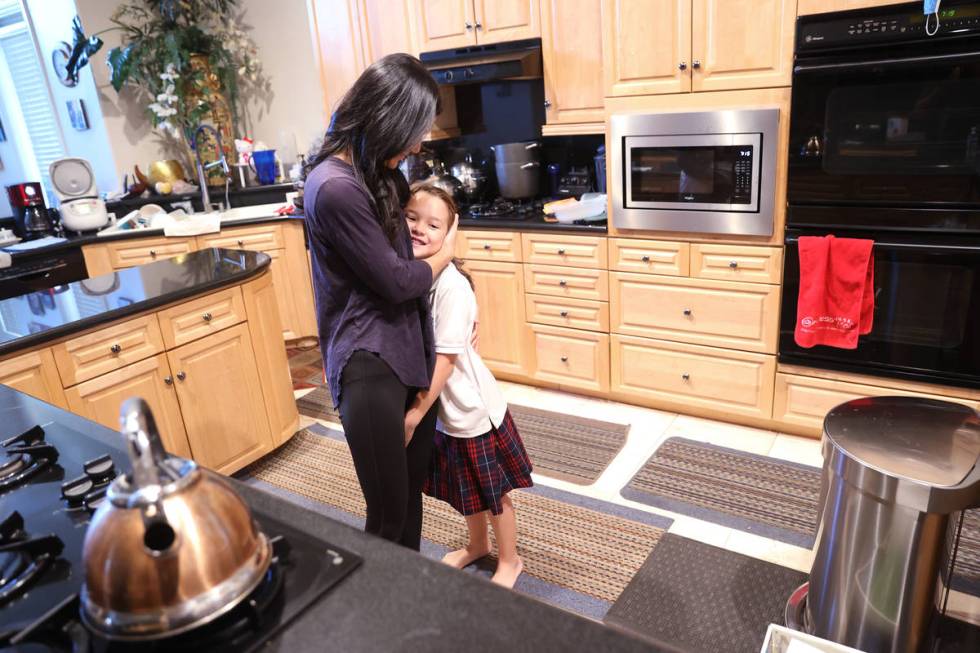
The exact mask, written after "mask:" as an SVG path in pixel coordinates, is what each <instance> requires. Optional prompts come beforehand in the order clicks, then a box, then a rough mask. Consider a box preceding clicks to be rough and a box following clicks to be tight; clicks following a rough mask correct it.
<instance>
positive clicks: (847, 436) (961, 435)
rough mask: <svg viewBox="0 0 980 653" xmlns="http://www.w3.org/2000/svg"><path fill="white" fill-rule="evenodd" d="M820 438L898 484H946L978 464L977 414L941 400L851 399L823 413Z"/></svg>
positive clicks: (952, 483)
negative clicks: (824, 416)
mask: <svg viewBox="0 0 980 653" xmlns="http://www.w3.org/2000/svg"><path fill="white" fill-rule="evenodd" d="M824 436H825V437H826V438H828V439H829V440H831V441H832V442H833V444H834V445H835V446H836V447H837V448H838V449H839V450H840V452H841V453H843V454H844V455H845V456H847V457H848V458H851V459H853V460H855V461H856V462H858V463H861V464H862V465H864V466H866V467H869V468H872V469H874V470H876V471H878V472H880V473H882V474H885V475H887V476H890V477H892V478H895V479H897V480H898V481H900V482H901V481H913V482H916V483H920V484H924V485H927V486H932V487H936V488H945V487H951V486H955V485H957V484H959V483H961V482H962V481H963V480H964V479H965V478H966V477H967V476H968V475H969V474H970V472H971V471H972V470H973V468H974V467H975V466H976V465H977V464H980V416H978V414H977V412H976V411H974V410H973V409H972V408H969V407H968V406H964V405H962V404H955V403H951V402H946V401H937V400H933V399H922V398H919V397H868V398H864V399H854V400H852V401H848V402H846V403H843V404H841V405H839V406H837V407H836V408H834V409H833V410H831V411H830V412H829V413H828V414H827V417H826V419H825V420H824Z"/></svg>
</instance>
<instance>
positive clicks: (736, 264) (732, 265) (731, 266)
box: [728, 261, 738, 270]
mask: <svg viewBox="0 0 980 653" xmlns="http://www.w3.org/2000/svg"><path fill="white" fill-rule="evenodd" d="M728 267H730V268H731V269H733V270H734V269H735V268H737V267H738V261H730V262H729V263H728Z"/></svg>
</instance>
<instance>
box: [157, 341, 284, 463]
mask: <svg viewBox="0 0 980 653" xmlns="http://www.w3.org/2000/svg"><path fill="white" fill-rule="evenodd" d="M167 358H168V360H169V363H170V369H171V371H172V372H173V375H174V387H175V388H176V389H177V399H178V400H179V402H180V410H181V414H182V415H183V418H184V426H185V428H186V429H187V440H188V442H189V443H190V446H191V450H192V451H193V452H194V459H195V460H197V461H198V462H199V463H201V464H202V465H204V466H206V467H209V468H211V469H214V470H215V471H217V472H220V473H225V474H227V473H231V472H232V471H235V470H237V469H241V468H242V467H244V466H245V465H247V464H248V463H250V462H252V461H253V460H256V459H257V458H259V457H261V456H262V455H264V454H266V453H268V452H269V451H271V450H272V448H273V441H272V437H271V433H270V429H269V420H268V416H267V415H266V410H265V403H264V401H263V396H262V386H261V382H260V380H259V373H258V368H257V367H256V363H255V354H254V353H253V350H252V345H251V342H250V340H249V331H248V326H247V325H245V324H239V325H236V326H233V327H230V328H228V329H225V330H223V331H219V332H218V333H214V334H211V335H209V336H206V337H204V338H201V339H200V340H195V341H194V342H191V343H188V344H186V345H183V346H181V347H178V348H177V349H174V350H172V351H169V352H167Z"/></svg>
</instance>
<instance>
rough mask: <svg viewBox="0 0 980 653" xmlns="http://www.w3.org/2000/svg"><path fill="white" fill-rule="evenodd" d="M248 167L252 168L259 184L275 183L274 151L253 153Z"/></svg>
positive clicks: (276, 169) (276, 170)
mask: <svg viewBox="0 0 980 653" xmlns="http://www.w3.org/2000/svg"><path fill="white" fill-rule="evenodd" d="M249 166H250V167H251V168H252V171H253V172H254V173H255V176H256V177H257V178H258V180H259V183H260V184H263V185H268V184H274V183H276V173H277V172H278V167H277V165H276V151H275V150H259V151H258V152H253V153H252V158H251V159H250V160H249Z"/></svg>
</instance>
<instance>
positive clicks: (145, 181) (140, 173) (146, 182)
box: [133, 165, 153, 188]
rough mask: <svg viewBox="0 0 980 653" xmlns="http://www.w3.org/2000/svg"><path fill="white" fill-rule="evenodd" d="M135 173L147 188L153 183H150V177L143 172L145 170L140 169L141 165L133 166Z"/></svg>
mask: <svg viewBox="0 0 980 653" xmlns="http://www.w3.org/2000/svg"><path fill="white" fill-rule="evenodd" d="M133 174H134V175H136V178H137V179H138V180H139V183H141V184H143V185H144V186H146V187H147V188H149V187H151V186H152V185H153V184H151V183H150V178H149V177H147V176H146V175H144V174H143V171H142V170H140V167H139V166H136V165H134V166H133Z"/></svg>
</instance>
